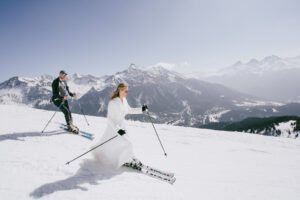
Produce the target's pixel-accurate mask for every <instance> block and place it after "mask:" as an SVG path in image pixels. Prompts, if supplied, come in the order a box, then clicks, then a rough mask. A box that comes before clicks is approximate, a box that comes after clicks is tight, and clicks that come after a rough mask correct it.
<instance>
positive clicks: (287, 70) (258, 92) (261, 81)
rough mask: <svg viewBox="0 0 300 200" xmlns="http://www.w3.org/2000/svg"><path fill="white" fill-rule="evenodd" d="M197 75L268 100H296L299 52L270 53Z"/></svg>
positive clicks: (299, 95)
mask: <svg viewBox="0 0 300 200" xmlns="http://www.w3.org/2000/svg"><path fill="white" fill-rule="evenodd" d="M198 77H199V78H200V79H202V80H204V81H209V82H213V83H219V84H223V85H225V86H227V87H230V88H232V89H235V90H237V91H240V92H244V93H248V94H252V95H254V96H259V97H262V98H265V99H269V100H274V101H281V102H295V101H297V102H299V101H300V84H299V77H300V56H297V57H288V58H281V57H278V56H276V55H272V56H267V57H265V58H263V59H261V60H257V59H251V60H249V61H248V62H245V63H243V62H241V61H238V62H236V63H235V64H233V65H232V66H229V67H225V68H221V69H220V70H217V71H215V72H213V73H208V74H198Z"/></svg>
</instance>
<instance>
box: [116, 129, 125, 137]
mask: <svg viewBox="0 0 300 200" xmlns="http://www.w3.org/2000/svg"><path fill="white" fill-rule="evenodd" d="M118 133H119V135H121V136H122V135H124V134H126V131H125V130H123V129H120V130H119V131H118Z"/></svg>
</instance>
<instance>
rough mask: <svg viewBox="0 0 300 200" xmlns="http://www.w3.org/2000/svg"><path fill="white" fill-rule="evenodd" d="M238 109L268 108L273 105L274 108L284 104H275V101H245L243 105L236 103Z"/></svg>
mask: <svg viewBox="0 0 300 200" xmlns="http://www.w3.org/2000/svg"><path fill="white" fill-rule="evenodd" d="M235 105H236V106H238V107H255V106H267V105H272V106H283V105H284V104H282V103H279V102H273V101H252V102H250V101H245V102H242V103H236V104H235Z"/></svg>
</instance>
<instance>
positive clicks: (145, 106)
mask: <svg viewBox="0 0 300 200" xmlns="http://www.w3.org/2000/svg"><path fill="white" fill-rule="evenodd" d="M146 110H148V106H147V105H146V104H144V105H143V107H142V111H143V112H144V111H146Z"/></svg>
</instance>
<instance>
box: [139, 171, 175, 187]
mask: <svg viewBox="0 0 300 200" xmlns="http://www.w3.org/2000/svg"><path fill="white" fill-rule="evenodd" d="M140 172H142V173H143V174H146V175H148V176H151V177H153V178H156V179H158V180H161V181H164V182H167V183H170V184H174V183H175V181H176V178H175V177H167V176H162V175H161V174H158V173H154V172H152V171H150V170H146V169H144V168H142V169H141V170H140Z"/></svg>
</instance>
